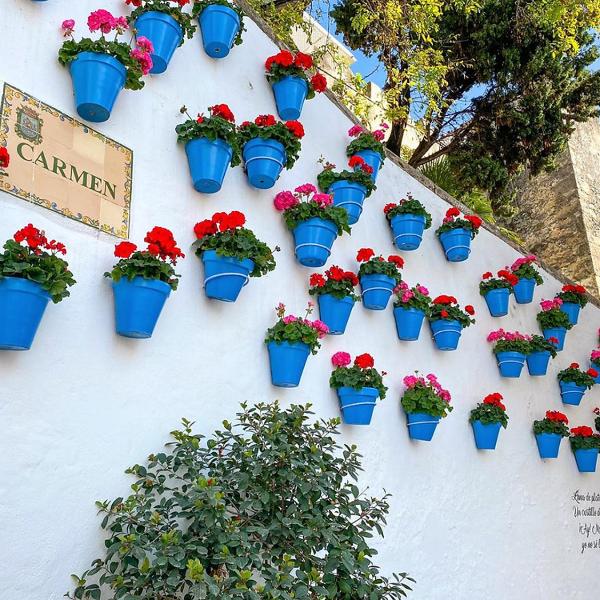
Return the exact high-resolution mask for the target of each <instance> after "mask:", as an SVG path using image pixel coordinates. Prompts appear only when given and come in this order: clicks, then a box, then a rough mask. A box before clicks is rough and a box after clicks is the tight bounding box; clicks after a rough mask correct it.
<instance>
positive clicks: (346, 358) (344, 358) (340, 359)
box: [331, 352, 352, 367]
mask: <svg viewBox="0 0 600 600" xmlns="http://www.w3.org/2000/svg"><path fill="white" fill-rule="evenodd" d="M331 362H332V364H333V366H334V367H347V366H348V365H349V364H350V363H351V362H352V357H351V356H350V355H349V354H348V353H347V352H336V353H335V354H334V355H333V356H332V357H331Z"/></svg>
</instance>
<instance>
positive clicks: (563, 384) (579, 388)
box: [558, 381, 587, 392]
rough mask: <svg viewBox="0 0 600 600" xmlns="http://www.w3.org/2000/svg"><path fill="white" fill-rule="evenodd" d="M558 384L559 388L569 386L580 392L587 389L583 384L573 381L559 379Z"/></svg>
mask: <svg viewBox="0 0 600 600" xmlns="http://www.w3.org/2000/svg"><path fill="white" fill-rule="evenodd" d="M558 384H559V386H560V387H561V389H562V388H570V389H573V390H577V391H582V392H585V391H586V390H587V388H586V387H585V385H577V384H576V383H574V382H573V381H559V382H558Z"/></svg>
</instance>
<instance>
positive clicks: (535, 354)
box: [527, 350, 551, 358]
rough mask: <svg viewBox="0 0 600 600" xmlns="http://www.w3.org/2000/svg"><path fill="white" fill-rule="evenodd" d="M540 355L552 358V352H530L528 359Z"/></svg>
mask: <svg viewBox="0 0 600 600" xmlns="http://www.w3.org/2000/svg"><path fill="white" fill-rule="evenodd" d="M539 355H542V356H551V354H550V350H536V351H535V352H530V353H529V354H528V355H527V358H529V357H530V356H539Z"/></svg>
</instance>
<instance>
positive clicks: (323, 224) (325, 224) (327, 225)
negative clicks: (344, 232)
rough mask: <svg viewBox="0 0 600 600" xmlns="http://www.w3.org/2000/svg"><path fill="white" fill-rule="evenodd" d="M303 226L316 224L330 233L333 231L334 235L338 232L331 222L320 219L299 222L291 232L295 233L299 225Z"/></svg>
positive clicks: (313, 218) (314, 218)
mask: <svg viewBox="0 0 600 600" xmlns="http://www.w3.org/2000/svg"><path fill="white" fill-rule="evenodd" d="M305 224H310V225H317V224H318V225H320V226H321V227H325V228H326V229H329V230H330V231H335V233H336V235H337V232H338V228H337V225H336V224H335V223H334V222H333V221H330V220H329V219H321V217H312V218H310V219H306V221H300V223H298V225H296V227H294V229H293V231H296V230H297V229H298V227H300V225H305Z"/></svg>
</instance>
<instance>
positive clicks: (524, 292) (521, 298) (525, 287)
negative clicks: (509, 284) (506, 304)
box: [513, 277, 535, 304]
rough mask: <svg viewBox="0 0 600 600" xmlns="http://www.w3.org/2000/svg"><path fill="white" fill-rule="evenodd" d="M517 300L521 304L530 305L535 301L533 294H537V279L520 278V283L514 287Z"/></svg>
mask: <svg viewBox="0 0 600 600" xmlns="http://www.w3.org/2000/svg"><path fill="white" fill-rule="evenodd" d="M513 292H514V293H515V300H516V301H517V302H518V303H519V304H529V303H530V302H532V301H533V293H534V292H535V279H526V278H525V277H521V278H519V281H518V282H517V283H516V284H515V285H513Z"/></svg>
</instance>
